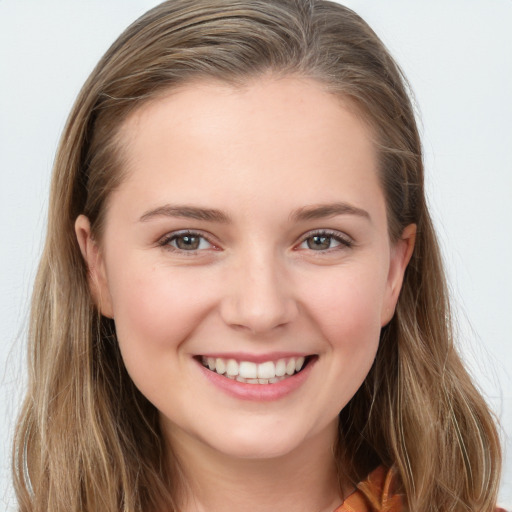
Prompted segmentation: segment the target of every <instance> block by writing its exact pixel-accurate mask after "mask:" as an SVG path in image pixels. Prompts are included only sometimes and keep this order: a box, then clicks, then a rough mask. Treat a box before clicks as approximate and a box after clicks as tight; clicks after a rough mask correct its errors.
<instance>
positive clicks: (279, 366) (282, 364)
mask: <svg viewBox="0 0 512 512" xmlns="http://www.w3.org/2000/svg"><path fill="white" fill-rule="evenodd" d="M285 373H286V361H285V360H284V359H279V361H277V363H276V377H282V376H283V375H284V374H285Z"/></svg>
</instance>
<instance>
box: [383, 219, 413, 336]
mask: <svg viewBox="0 0 512 512" xmlns="http://www.w3.org/2000/svg"><path fill="white" fill-rule="evenodd" d="M415 242H416V224H409V225H408V226H407V227H406V228H405V229H404V230H403V231H402V236H401V237H400V239H399V240H398V241H397V242H395V243H394V245H393V246H392V248H391V258H390V262H389V274H388V281H387V284H386V295H385V298H384V302H383V304H382V312H381V326H382V327H384V326H385V325H386V324H388V323H389V322H390V321H391V319H392V318H393V315H394V314H395V307H396V303H397V302H398V296H399V295H400V290H401V289H402V283H403V280H404V274H405V269H406V268H407V265H408V264H409V261H410V259H411V256H412V253H413V251H414V244H415Z"/></svg>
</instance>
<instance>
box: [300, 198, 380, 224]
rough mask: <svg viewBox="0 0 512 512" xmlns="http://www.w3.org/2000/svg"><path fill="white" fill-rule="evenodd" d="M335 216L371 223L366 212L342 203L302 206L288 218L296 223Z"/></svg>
mask: <svg viewBox="0 0 512 512" xmlns="http://www.w3.org/2000/svg"><path fill="white" fill-rule="evenodd" d="M336 215H355V216H357V217H363V218H365V219H368V220H369V221H371V217H370V214H369V213H368V212H367V211H366V210H363V209H362V208H358V207H357V206H354V205H351V204H349V203H343V202H338V203H327V204H317V205H311V206H303V207H302V208H299V209H298V210H296V211H295V212H293V213H292V214H291V216H290V218H291V220H292V221H294V222H298V221H305V220H316V219H325V218H327V217H335V216H336Z"/></svg>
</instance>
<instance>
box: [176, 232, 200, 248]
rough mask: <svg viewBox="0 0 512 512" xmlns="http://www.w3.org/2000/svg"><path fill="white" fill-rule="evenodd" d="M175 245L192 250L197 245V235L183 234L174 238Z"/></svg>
mask: <svg viewBox="0 0 512 512" xmlns="http://www.w3.org/2000/svg"><path fill="white" fill-rule="evenodd" d="M176 245H177V246H178V247H179V248H180V249H185V250H191V249H192V250H193V249H197V248H198V247H199V237H197V236H189V235H184V236H180V237H178V238H177V239H176Z"/></svg>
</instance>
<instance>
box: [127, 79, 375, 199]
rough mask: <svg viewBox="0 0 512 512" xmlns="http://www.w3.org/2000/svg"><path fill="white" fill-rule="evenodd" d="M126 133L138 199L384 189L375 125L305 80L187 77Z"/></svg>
mask: <svg viewBox="0 0 512 512" xmlns="http://www.w3.org/2000/svg"><path fill="white" fill-rule="evenodd" d="M121 139H122V140H123V142H124V144H123V147H124V153H125V155H124V156H125V162H126V171H127V180H126V183H125V184H124V186H125V188H126V187H128V188H130V187H131V188H132V189H133V191H137V195H138V198H139V199H141V200H142V199H144V198H146V199H147V200H148V201H149V200H152V201H164V200H166V197H164V196H165V195H171V196H172V195H173V194H176V193H178V191H179V193H180V195H181V197H180V201H181V202H182V203H185V202H195V201H197V200H198V198H199V199H200V200H207V201H208V200H211V198H212V197H213V196H214V194H224V193H226V190H227V191H231V192H232V193H233V194H236V195H238V196H240V197H241V196H246V197H245V198H246V199H254V201H256V200H257V199H258V197H256V196H258V193H260V197H259V198H260V199H261V200H265V201H270V202H271V201H284V199H285V197H286V198H288V196H289V195H290V194H287V193H286V191H290V190H293V193H294V194H293V197H295V198H296V199H297V202H300V203H302V204H307V203H318V202H319V199H321V201H320V202H329V201H338V200H340V197H339V195H340V193H341V192H343V194H345V195H347V194H348V195H349V196H350V194H354V193H356V192H357V193H358V194H359V195H362V196H368V195H371V194H375V191H376V189H379V188H380V187H379V185H378V179H377V158H376V152H375V145H374V144H373V142H372V133H371V130H370V129H369V127H368V126H367V124H366V123H365V122H364V121H363V120H362V118H361V117H360V116H359V115H358V113H357V109H356V108H355V106H354V105H353V104H352V103H350V101H348V100H346V99H344V98H343V97H340V96H335V95H334V94H333V93H330V92H328V91H327V90H325V89H324V88H323V87H322V85H321V84H319V83H318V82H316V81H314V80H312V79H307V78H298V77H286V78H272V77H265V78H259V79H255V80H253V81H251V82H248V83H247V84H246V85H244V86H240V87H238V86H237V87H234V86H231V85H227V84H224V83H219V82H198V83H192V84H188V85H186V86H183V87H180V88H177V89H174V90H172V91H169V93H168V94H164V95H161V96H160V97H159V98H158V99H155V100H154V101H151V102H150V103H148V104H146V105H143V106H142V107H141V108H139V109H138V110H137V111H135V112H134V113H133V114H132V115H131V116H130V117H129V118H128V119H127V121H126V122H125V123H124V125H123V127H122V130H121ZM121 188H123V187H121ZM202 193H205V194H207V195H208V197H204V198H201V194H202ZM251 193H252V196H254V197H252V196H251ZM249 196H251V197H249ZM171 199H175V198H174V197H172V198H171ZM344 199H346V200H350V199H351V198H350V197H345V198H344ZM359 199H364V200H370V198H369V197H365V198H359ZM249 202H250V201H249ZM295 206H297V205H295ZM299 206H300V205H299Z"/></svg>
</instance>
